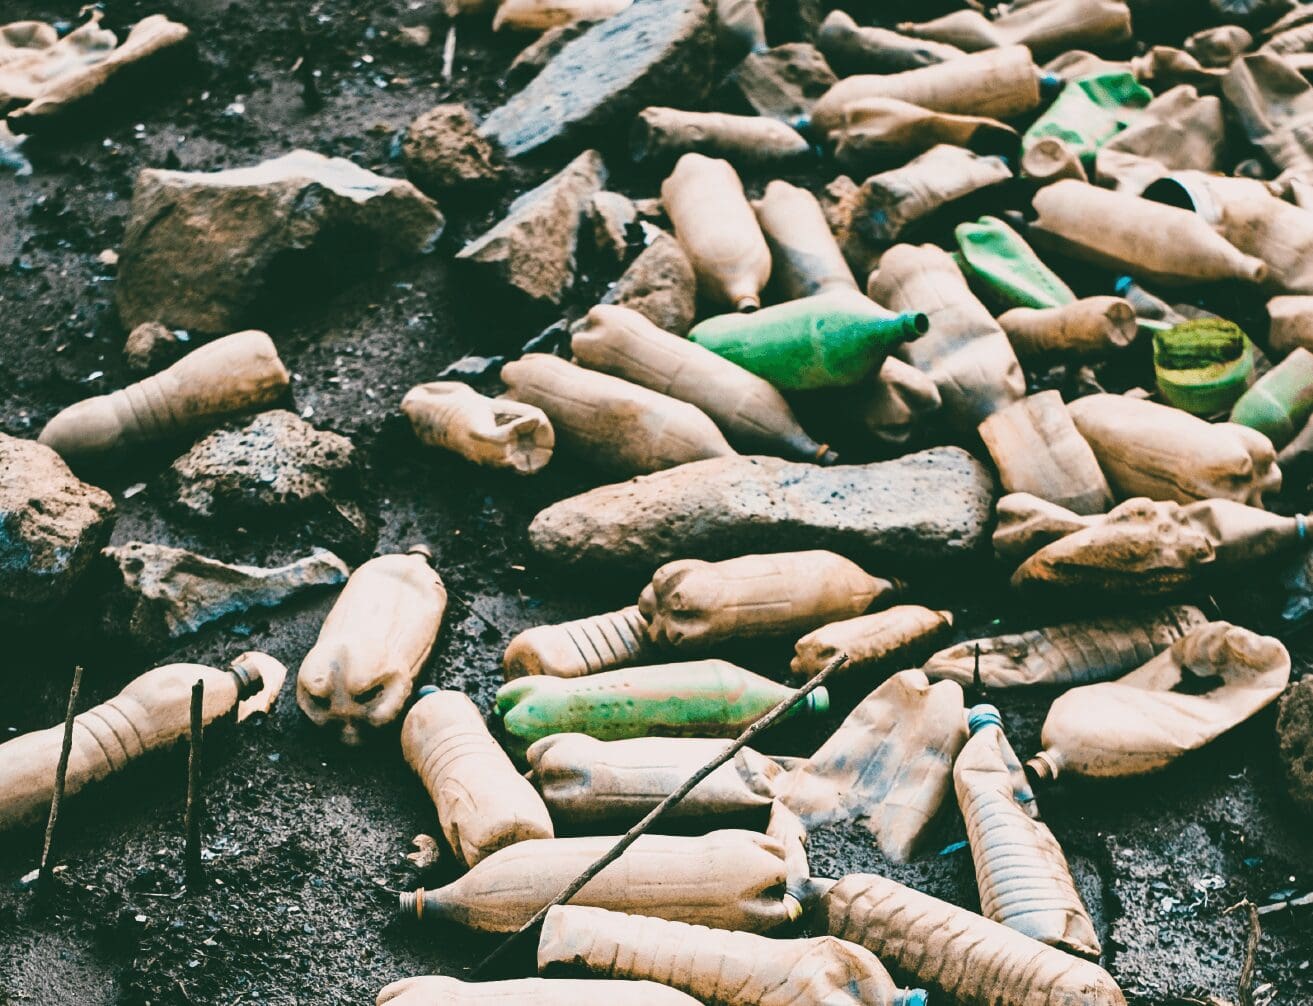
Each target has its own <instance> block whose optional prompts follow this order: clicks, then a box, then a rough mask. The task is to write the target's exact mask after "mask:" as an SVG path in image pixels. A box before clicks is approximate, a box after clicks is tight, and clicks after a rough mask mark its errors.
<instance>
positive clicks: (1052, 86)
mask: <svg viewBox="0 0 1313 1006" xmlns="http://www.w3.org/2000/svg"><path fill="white" fill-rule="evenodd" d="M1065 86H1066V82H1065V81H1064V80H1063V79H1062V78H1061V77H1059V76H1058V75H1057V74H1056V73H1041V74H1040V75H1039V93H1040V96H1041V97H1044V98H1053V97H1056V96H1057V94H1058V92H1059V91H1061V90H1062V89H1063V88H1064V87H1065Z"/></svg>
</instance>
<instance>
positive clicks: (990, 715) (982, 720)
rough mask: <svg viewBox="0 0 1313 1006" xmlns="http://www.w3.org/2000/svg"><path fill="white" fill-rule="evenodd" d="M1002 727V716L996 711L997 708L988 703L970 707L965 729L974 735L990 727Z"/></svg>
mask: <svg viewBox="0 0 1313 1006" xmlns="http://www.w3.org/2000/svg"><path fill="white" fill-rule="evenodd" d="M991 724H992V725H993V726H996V727H999V728H1000V729H1002V727H1003V715H1002V713H1000V712H999V711H998V707H996V706H991V705H989V704H988V703H982V704H981V705H978V706H972V707H971V708H970V710H968V711H967V729H968V730H970V731H971V733H973V734H975V733H978V732H979V731H981V730H983V729H985V727H987V726H990V725H991Z"/></svg>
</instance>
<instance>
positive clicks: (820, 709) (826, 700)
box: [807, 685, 830, 716]
mask: <svg viewBox="0 0 1313 1006" xmlns="http://www.w3.org/2000/svg"><path fill="white" fill-rule="evenodd" d="M807 711H808V712H812V713H816V715H818V716H821V715H824V714H825V713H828V712H829V711H830V693H829V691H828V690H827V689H826V687H825V686H824V685H821V686H820V687H819V688H817V689H816V690H815V691H813V692H809V693H808V694H807Z"/></svg>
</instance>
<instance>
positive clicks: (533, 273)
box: [456, 150, 606, 305]
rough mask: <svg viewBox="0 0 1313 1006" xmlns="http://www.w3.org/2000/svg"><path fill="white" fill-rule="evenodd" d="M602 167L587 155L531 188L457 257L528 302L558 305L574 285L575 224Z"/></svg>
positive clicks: (597, 157) (602, 179)
mask: <svg viewBox="0 0 1313 1006" xmlns="http://www.w3.org/2000/svg"><path fill="white" fill-rule="evenodd" d="M605 184H606V166H605V165H604V164H603V163H602V155H601V154H599V153H598V152H597V151H596V150H586V151H584V152H583V153H582V154H580V155H579V156H578V157H576V158H575V159H574V160H573V161H571V162H570V163H569V164H567V165H566V166H565V167H564V168H562V169H561V171H559V172H558V173H557V174H555V175H553V176H552V177H551V178H549V179H547V181H545V182H543V183H542V184H541V185H539V186H538V187H537V188H536V189H530V190H529V191H528V192H526V193H524V195H522V196H520V198H518V199H516V200H515V202H513V203H511V207H510V209H509V210H508V211H507V212H506V216H505V217H504V218H502V220H501V221H499V222H498V223H497V224H496V225H495V226H494V227H493V228H492V229H491V230H489V231H486V232H485V233H484V234H482V235H480V236H479V237H477V238H475V239H474V240H473V241H471V242H470V243H469V244H467V245H466V246H465V247H464V248H462V249H461V250H460V253H459V254H458V255H457V256H456V258H457V259H460V260H461V261H465V262H470V263H473V264H475V265H476V266H478V268H479V270H480V271H481V272H484V273H488V274H491V276H492V277H493V278H494V279H495V280H496V281H497V282H498V283H500V284H502V285H504V286H509V287H513V288H514V289H516V290H518V291H520V292H521V293H522V294H524V295H525V296H526V297H528V298H529V299H530V300H533V301H536V302H545V303H547V304H551V305H557V304H560V302H561V297H562V296H564V294H565V292H566V291H567V290H569V289H570V287H571V286H572V285H573V284H574V274H575V266H576V261H575V250H576V247H577V245H578V239H579V225H580V223H581V222H582V220H583V217H584V214H585V212H587V209H588V205H589V203H590V201H591V199H592V196H593V193H595V192H597V191H598V190H600V189H601V188H602V186H603V185H605Z"/></svg>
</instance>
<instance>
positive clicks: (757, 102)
mask: <svg viewBox="0 0 1313 1006" xmlns="http://www.w3.org/2000/svg"><path fill="white" fill-rule="evenodd" d="M838 80H839V78H838V77H836V76H835V75H834V71H833V70H831V69H830V64H829V63H827V62H825V57H824V56H822V55H821V53H820V50H819V49H817V48H816V47H815V46H814V45H811V44H810V43H807V42H790V43H789V44H787V45H777V46H776V47H775V48H773V49H763V50H762V51H761V52H754V53H750V54H749V55H748V56H747V58H745V59H744V60H743V62H742V63H740V64H739V65H738V67H736V68H735V69H734V71H733V72H732V73H730V75H729V78H728V79H727V81H726V87H727V88H728V89H729V91H730V93H731V94H732V95H733V96H734V97H735V98H736V99H737V100H738V101H741V102H742V103H743V104H744V105H746V106H747V107H748V108H750V109H751V110H752V111H753V112H755V113H756V114H757V115H766V116H769V117H770V118H772V119H779V120H781V121H782V122H787V123H788V124H789V125H791V126H792V125H797V124H798V123H800V122H805V121H806V120H807V119H808V118H809V117H810V115H811V109H812V106H813V105H814V104H816V102H817V101H818V100H819V99H820V97H821V95H823V94H824V93H825V92H826V91H828V90H829V89H830V88H831V87H832V86H833V85H834V84H836V83H838Z"/></svg>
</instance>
